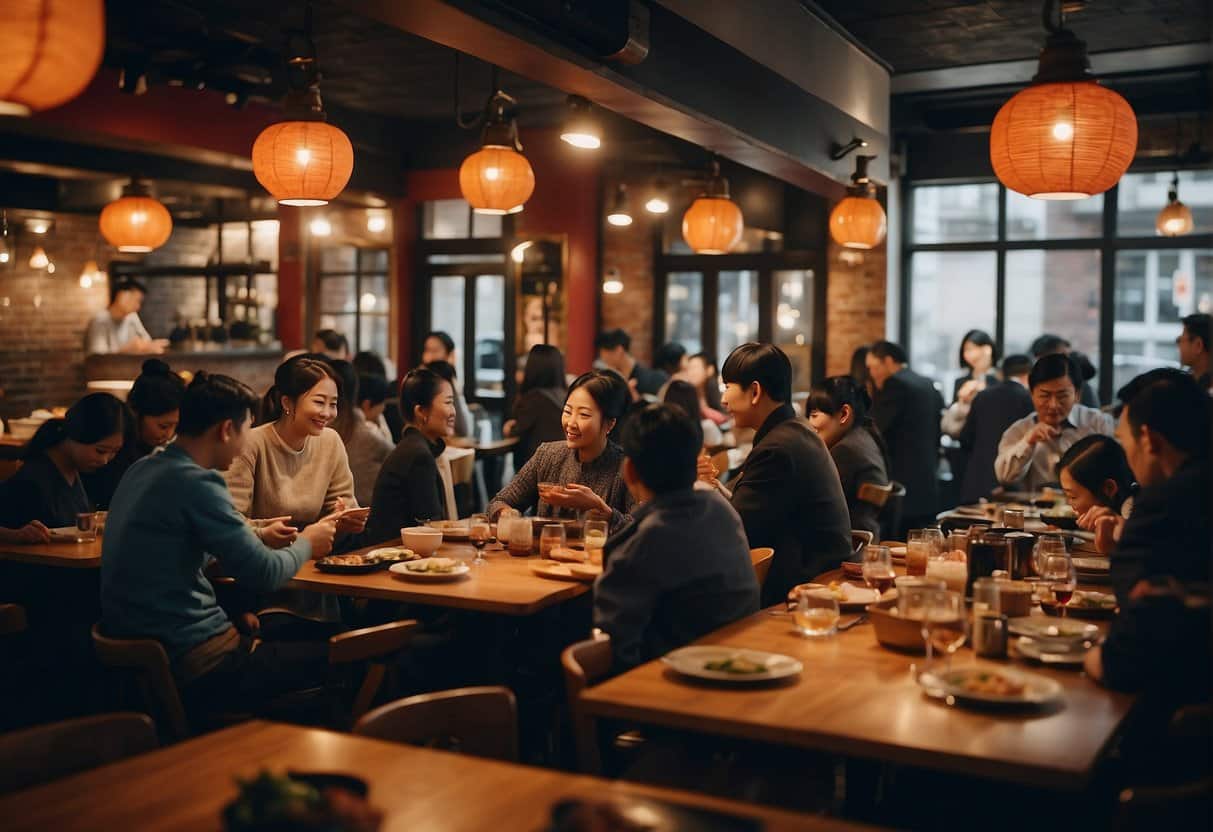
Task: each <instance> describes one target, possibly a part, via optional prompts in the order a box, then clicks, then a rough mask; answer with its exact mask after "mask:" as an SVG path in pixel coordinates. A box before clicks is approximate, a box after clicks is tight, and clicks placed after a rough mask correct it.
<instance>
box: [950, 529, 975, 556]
mask: <svg viewBox="0 0 1213 832" xmlns="http://www.w3.org/2000/svg"><path fill="white" fill-rule="evenodd" d="M971 542H972V540H971V538H970V537H969V533H968V532H952V533H951V534H950V535H948V541H947V543H945V544H944V550H945V551H948V552H961V553H963V554H965V555H968V554H969V544H970V543H971Z"/></svg>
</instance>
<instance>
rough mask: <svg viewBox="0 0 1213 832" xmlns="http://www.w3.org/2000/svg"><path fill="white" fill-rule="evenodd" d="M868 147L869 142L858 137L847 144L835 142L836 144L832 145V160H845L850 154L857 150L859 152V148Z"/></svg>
mask: <svg viewBox="0 0 1213 832" xmlns="http://www.w3.org/2000/svg"><path fill="white" fill-rule="evenodd" d="M867 146H868V142H867V140H866V139H861V138H859V137H858V136H856V137H854V138H853V139H851V140H850V141H849V142H847V143H846V144H838V143H837V142H835V143H834V144H832V145H830V158H831V159H833V160H834V161H835V162H837V161H838V160H839V159H845V158H846V157H847V155H848V154H850V153H854V152H855V151H856V150H859V148H861V147H867Z"/></svg>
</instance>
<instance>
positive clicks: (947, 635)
mask: <svg viewBox="0 0 1213 832" xmlns="http://www.w3.org/2000/svg"><path fill="white" fill-rule="evenodd" d="M922 611H923V619H922V637H923V639H924V640H925V641H926V644H927V665H928V666H929V665H930V664H931V661H932V658H933V656H934V653H935V651H936V650H941V651H943V653H944V654H945V655H946V656H947V666H946V669H947V672H948V673H951V672H952V654H953V653H955V652H956V651H957V650H959V649H960V648H961V646H962V645H964V643H965V639H966V638H967V637H968V634H969V616H968V613H967V611H966V610H965V603H964V594H963V593H960V592H947V591H943V592H941V591H939V590H928V591H927V595H926V597H925V598H924V599H923V609H922Z"/></svg>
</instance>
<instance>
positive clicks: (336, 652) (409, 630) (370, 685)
mask: <svg viewBox="0 0 1213 832" xmlns="http://www.w3.org/2000/svg"><path fill="white" fill-rule="evenodd" d="M416 629H417V622H416V621H415V620H413V619H410V620H408V621H392V622H390V623H388V624H380V625H378V626H376V627H363V628H362V629H359V630H350V631H348V632H345V633H339V634H338V635H335V636H333V637H332V638H330V639H329V664H330V665H343V664H352V663H354V662H367V668H366V676H364V677H362V684H361V686H360V687H359V688H358V693H357V694H356V695H355V697H354V705H353V708H352V709H351V714H350V718H351V719H354V720H357V719H359V718H360V717H361V716H362V715H363V714H365V713H366V712H367V711H369V710H370V709H371V705H373V704H374V703H375V697H376V695H378V693H379V689H380V688H381V687H382V686H383V683H384V680H385V679H387V678H388V677H389V676H390V675H391V673H392V669H393V668H394V667H395V656H396V654H397V653H399V652H400V651H401V650H403V649H404V648H405V647H406V646H408V643H409V641H410V640H412V638H413V632H414V630H416Z"/></svg>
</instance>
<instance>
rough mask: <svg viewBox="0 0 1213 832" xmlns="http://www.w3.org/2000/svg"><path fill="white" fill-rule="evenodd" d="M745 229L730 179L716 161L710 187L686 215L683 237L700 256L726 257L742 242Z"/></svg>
mask: <svg viewBox="0 0 1213 832" xmlns="http://www.w3.org/2000/svg"><path fill="white" fill-rule="evenodd" d="M743 230H745V220H744V218H743V217H742V215H741V209H740V208H739V207H737V203H736V202H734V201H733V200H731V199H729V180H727V179H725V178H724V177H722V176H721V175H720V164H719V163H718V162H717V161H716V160H714V159H713V160H712V175H711V178H710V179H709V180H708V185H707V188H706V189H705V190H704V192H703V193H702V194H700V195H699V196H698V197H697V198H696V199H695V201H694V202H692V203H691V207H690V208H687V210H686V213H685V214H683V215H682V238H683V239H684V240H686V242H687V245H689V246H690V247H691V250H692V251H694V252H695V253H696V254H724V253H726V252H728V251H729V250H730V249H732V248H733V246H735V245H737V243H738V241H740V240H741V232H742V231H743Z"/></svg>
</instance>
